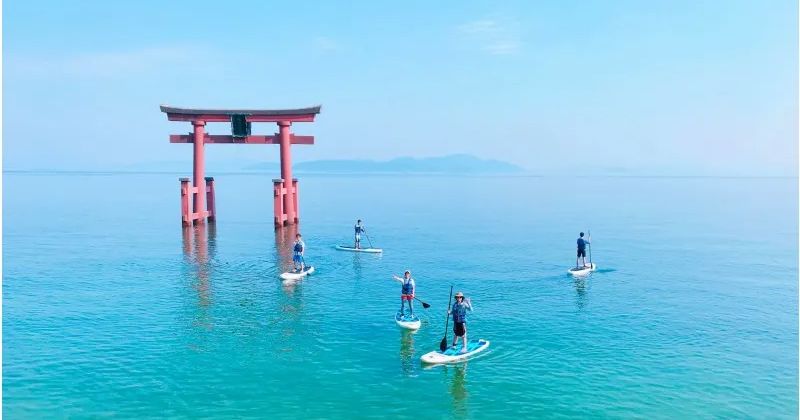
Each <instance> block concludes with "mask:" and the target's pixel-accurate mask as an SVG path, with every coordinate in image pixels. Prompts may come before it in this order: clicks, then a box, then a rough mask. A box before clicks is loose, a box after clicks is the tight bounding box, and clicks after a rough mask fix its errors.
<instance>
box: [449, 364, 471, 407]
mask: <svg viewBox="0 0 800 420" xmlns="http://www.w3.org/2000/svg"><path fill="white" fill-rule="evenodd" d="M446 368H447V370H448V371H452V375H453V377H452V379H451V382H450V395H451V396H452V397H453V416H454V417H458V418H465V417H468V414H469V410H468V408H467V397H468V396H469V395H468V393H467V381H466V377H467V362H464V363H459V364H456V365H451V366H447V367H446Z"/></svg>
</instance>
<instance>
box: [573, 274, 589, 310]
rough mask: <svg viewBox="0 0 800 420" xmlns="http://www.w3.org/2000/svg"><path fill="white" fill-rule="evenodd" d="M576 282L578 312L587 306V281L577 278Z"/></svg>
mask: <svg viewBox="0 0 800 420" xmlns="http://www.w3.org/2000/svg"><path fill="white" fill-rule="evenodd" d="M574 282H575V305H577V306H578V310H579V311H580V310H582V309H583V308H584V307H585V306H586V280H585V279H581V278H576V279H575V280H574Z"/></svg>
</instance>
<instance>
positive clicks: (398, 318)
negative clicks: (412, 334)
mask: <svg viewBox="0 0 800 420" xmlns="http://www.w3.org/2000/svg"><path fill="white" fill-rule="evenodd" d="M394 322H396V323H397V325H398V326H399V327H400V328H405V329H407V330H418V329H419V327H421V326H422V321H420V320H419V317H418V316H416V315H413V316H409V315H408V314H400V312H398V313H396V314H395V315H394Z"/></svg>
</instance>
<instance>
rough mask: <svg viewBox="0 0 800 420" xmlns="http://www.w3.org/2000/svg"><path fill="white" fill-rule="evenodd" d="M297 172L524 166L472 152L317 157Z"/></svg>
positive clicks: (271, 166)
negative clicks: (375, 157) (384, 158)
mask: <svg viewBox="0 0 800 420" xmlns="http://www.w3.org/2000/svg"><path fill="white" fill-rule="evenodd" d="M277 168H278V164H277V163H273V162H268V163H259V164H255V165H249V166H247V167H245V168H243V169H245V170H248V171H273V170H275V169H277ZM293 169H294V171H295V172H297V173H436V174H490V173H495V174H499V173H504V174H508V173H520V172H523V169H522V168H520V167H519V166H516V165H513V164H511V163H508V162H502V161H499V160H492V159H480V158H477V157H475V156H472V155H465V154H460V155H449V156H441V157H431V158H412V157H401V158H396V159H392V160H388V161H375V160H362V159H336V160H314V161H307V162H299V163H296V164H295V165H293Z"/></svg>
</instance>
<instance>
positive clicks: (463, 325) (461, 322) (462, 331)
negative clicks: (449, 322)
mask: <svg viewBox="0 0 800 420" xmlns="http://www.w3.org/2000/svg"><path fill="white" fill-rule="evenodd" d="M455 298H456V301H455V302H454V303H453V307H452V308H451V309H450V310H448V311H447V313H448V314H452V315H453V335H454V336H453V349H455V348H456V344H457V343H458V339H459V338H461V340H462V341H463V343H464V348H463V349H461V353H466V352H467V311H470V312H472V300H470V299H469V298H466V299H464V294H463V293H461V292H456V294H455Z"/></svg>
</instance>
